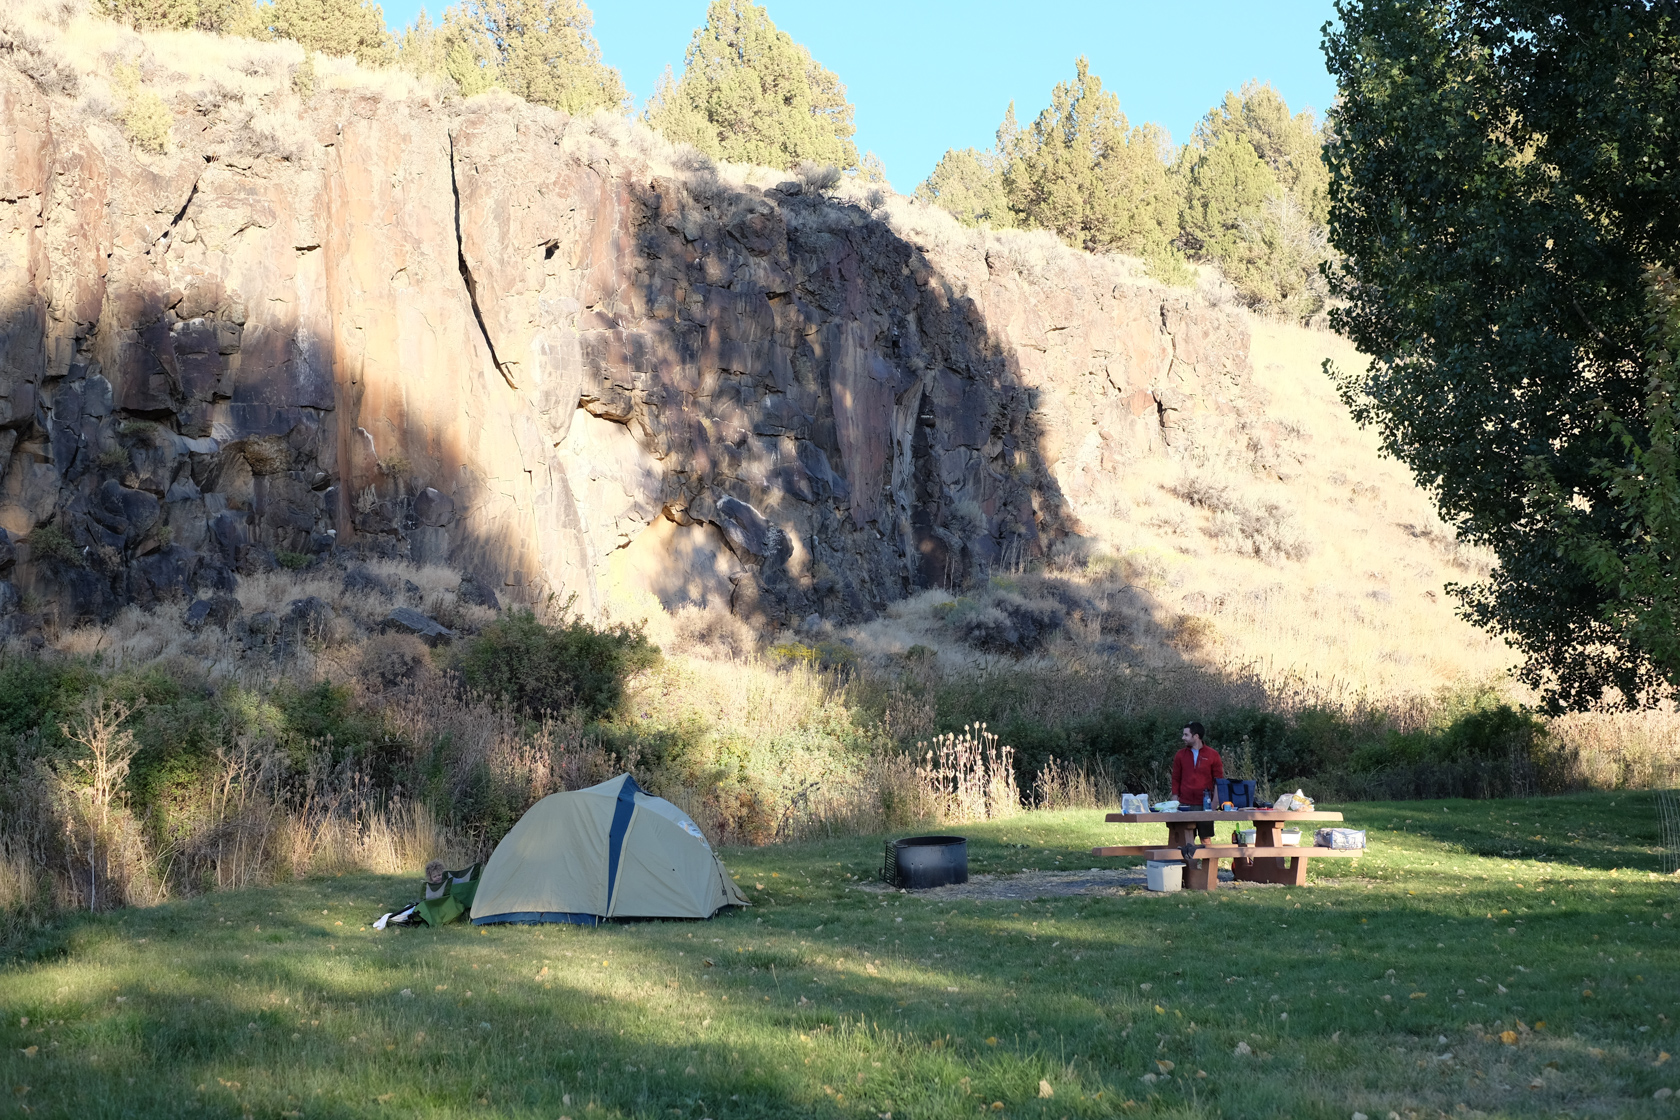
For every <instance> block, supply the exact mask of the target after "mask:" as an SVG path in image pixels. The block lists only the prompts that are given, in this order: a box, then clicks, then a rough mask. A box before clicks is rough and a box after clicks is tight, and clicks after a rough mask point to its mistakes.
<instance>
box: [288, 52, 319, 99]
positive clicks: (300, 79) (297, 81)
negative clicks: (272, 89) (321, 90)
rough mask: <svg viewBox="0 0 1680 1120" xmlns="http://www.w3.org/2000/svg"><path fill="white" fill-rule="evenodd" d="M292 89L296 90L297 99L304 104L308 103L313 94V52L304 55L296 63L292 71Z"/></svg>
mask: <svg viewBox="0 0 1680 1120" xmlns="http://www.w3.org/2000/svg"><path fill="white" fill-rule="evenodd" d="M292 89H293V90H295V91H296V92H297V95H298V100H300V101H302V102H304V103H305V104H308V102H309V99H310V98H311V97H314V96H315V56H314V55H313V54H310V55H306V56H305V57H304V60H303V61H302V62H301V63H299V64H298V67H297V69H295V70H293V71H292Z"/></svg>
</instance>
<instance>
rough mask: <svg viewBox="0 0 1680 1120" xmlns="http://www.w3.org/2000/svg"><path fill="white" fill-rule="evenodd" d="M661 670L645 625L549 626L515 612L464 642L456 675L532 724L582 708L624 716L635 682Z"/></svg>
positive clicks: (598, 715) (591, 714)
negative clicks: (628, 683) (635, 677)
mask: <svg viewBox="0 0 1680 1120" xmlns="http://www.w3.org/2000/svg"><path fill="white" fill-rule="evenodd" d="M658 663H659V647H657V646H655V645H654V644H653V643H652V642H650V641H649V640H648V637H647V635H646V634H645V633H643V631H642V627H640V626H625V625H622V624H619V625H613V626H604V627H595V626H591V625H589V624H588V623H587V622H583V621H580V620H578V619H572V620H570V621H567V622H564V623H562V624H560V625H558V626H546V625H544V624H543V623H541V622H539V621H538V620H537V617H536V615H534V614H532V613H531V612H530V611H514V612H510V613H508V614H505V615H503V617H502V618H500V619H498V620H497V621H495V622H493V623H491V624H490V625H489V626H486V627H485V628H484V630H483V631H482V632H480V633H479V634H478V635H477V636H476V637H474V638H472V639H470V640H469V641H467V642H465V643H464V644H463V645H462V646H461V649H460V652H459V653H457V654H456V656H455V663H454V668H455V669H456V671H457V672H459V673H460V674H461V680H462V681H463V683H465V684H466V685H467V687H468V688H471V689H473V690H474V691H478V692H482V693H485V694H486V695H489V696H493V697H497V698H499V699H501V700H503V701H505V702H506V703H507V704H509V705H510V706H511V707H513V708H514V709H515V710H517V711H518V712H520V713H521V714H523V715H525V716H527V717H529V718H536V717H538V716H540V715H542V714H543V713H544V712H560V711H565V710H567V709H571V708H576V709H579V710H581V711H582V712H583V714H584V716H585V717H586V718H588V719H592V720H599V719H605V718H607V717H609V716H612V715H614V714H616V713H618V712H619V711H620V710H621V709H622V707H623V705H624V699H625V683H626V681H628V679H629V678H630V677H631V676H633V675H635V674H636V673H639V672H642V671H644V670H647V669H651V668H653V667H654V666H655V665H657V664H658Z"/></svg>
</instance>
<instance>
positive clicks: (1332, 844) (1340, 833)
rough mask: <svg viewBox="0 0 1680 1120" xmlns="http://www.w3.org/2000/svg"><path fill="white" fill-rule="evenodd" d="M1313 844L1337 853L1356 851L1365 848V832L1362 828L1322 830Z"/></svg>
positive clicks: (1315, 837)
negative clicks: (1334, 850) (1331, 849)
mask: <svg viewBox="0 0 1680 1120" xmlns="http://www.w3.org/2000/svg"><path fill="white" fill-rule="evenodd" d="M1313 844H1314V846H1315V847H1319V848H1334V849H1336V850H1337V851H1344V852H1345V851H1356V850H1358V849H1360V848H1363V847H1364V846H1365V830H1364V829H1362V828H1321V829H1319V830H1318V832H1317V833H1316V834H1315V835H1314V837H1313Z"/></svg>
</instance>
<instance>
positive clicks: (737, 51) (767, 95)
mask: <svg viewBox="0 0 1680 1120" xmlns="http://www.w3.org/2000/svg"><path fill="white" fill-rule="evenodd" d="M852 115H853V113H852V105H851V103H850V102H849V101H847V100H846V87H845V86H843V85H842V84H841V83H840V79H839V78H838V77H836V76H835V75H834V73H832V72H831V71H829V70H827V69H825V68H824V67H823V66H822V65H821V64H819V63H818V62H817V61H816V60H815V59H813V58H812V57H811V52H810V51H808V50H806V49H805V48H804V47H803V46H801V45H799V44H798V43H795V42H794V41H793V39H792V38H791V37H790V36H789V35H788V34H787V32H785V31H782V30H780V29H778V28H777V27H776V25H775V24H774V23H772V22H771V21H770V16H769V14H768V13H767V12H766V11H765V10H764V9H763V8H762V7H760V6H759V5H757V4H754V3H752V2H751V0H712V4H711V6H710V7H709V8H708V9H707V10H706V22H705V24H704V25H702V26H701V27H699V28H698V29H696V30H695V32H694V37H693V38H692V39H691V40H690V42H689V45H688V53H687V55H686V56H685V58H684V66H683V74H682V78H681V79H677V78H674V77H673V76H672V74H671V73H670V71H666V73H665V76H664V77H663V78H662V79H661V80H660V82H659V85H658V87H657V88H656V89H655V91H654V96H653V97H652V98H651V99H650V101H649V103H648V109H647V113H646V119H647V122H648V124H649V125H651V126H652V127H654V128H656V129H658V130H659V132H660V133H661V134H663V135H664V136H665V138H666V139H668V140H671V141H673V142H677V143H689V144H693V145H694V146H695V147H696V148H698V149H700V150H701V151H702V152H705V153H706V154H707V155H709V156H711V157H713V158H714V159H727V160H732V161H735V162H739V163H759V164H766V165H768V166H770V167H781V168H786V167H791V166H793V165H794V164H796V163H799V162H801V161H810V162H812V163H817V164H831V165H833V166H835V167H840V168H854V167H857V166H858V152H857V145H856V144H854V143H853V142H852V135H853V133H854V132H856V128H855V127H854V126H853V123H852Z"/></svg>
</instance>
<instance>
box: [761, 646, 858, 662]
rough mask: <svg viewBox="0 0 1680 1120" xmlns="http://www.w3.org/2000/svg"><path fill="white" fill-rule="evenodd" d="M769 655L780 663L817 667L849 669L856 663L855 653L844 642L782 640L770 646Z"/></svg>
mask: <svg viewBox="0 0 1680 1120" xmlns="http://www.w3.org/2000/svg"><path fill="white" fill-rule="evenodd" d="M770 656H771V658H772V659H773V660H774V661H776V663H777V664H780V665H784V666H786V665H810V666H813V667H815V668H818V669H849V668H851V667H852V666H854V665H856V664H857V654H855V653H853V652H852V647H850V646H848V645H846V644H845V643H844V642H826V641H825V642H818V643H817V644H816V645H806V644H805V643H804V642H782V643H780V644H778V645H774V646H771V647H770Z"/></svg>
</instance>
